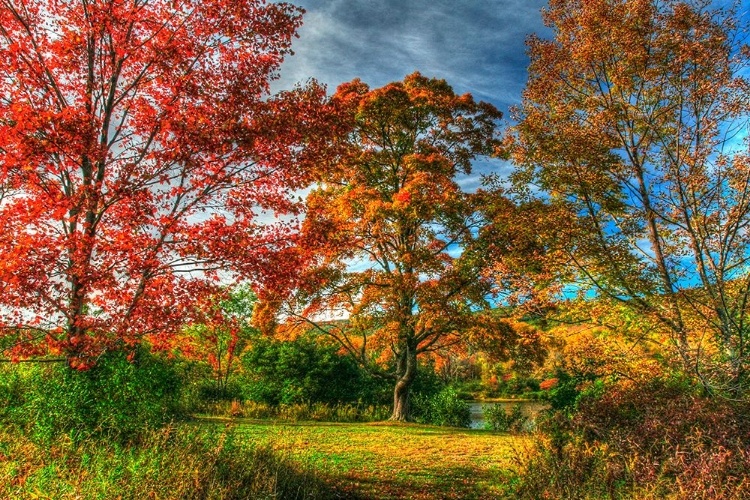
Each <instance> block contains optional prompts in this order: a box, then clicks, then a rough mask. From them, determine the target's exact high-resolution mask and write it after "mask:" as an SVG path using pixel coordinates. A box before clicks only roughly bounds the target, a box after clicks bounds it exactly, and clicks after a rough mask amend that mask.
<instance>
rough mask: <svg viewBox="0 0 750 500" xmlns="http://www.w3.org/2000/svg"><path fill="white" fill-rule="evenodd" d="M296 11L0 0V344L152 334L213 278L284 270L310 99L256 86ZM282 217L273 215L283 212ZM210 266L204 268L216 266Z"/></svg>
mask: <svg viewBox="0 0 750 500" xmlns="http://www.w3.org/2000/svg"><path fill="white" fill-rule="evenodd" d="M300 22H301V9H298V8H296V7H293V6H291V5H289V4H285V3H266V2H264V1H262V0H239V1H232V2H225V1H217V0H179V1H176V2H172V1H170V2H167V1H163V0H134V1H122V0H93V1H77V0H74V1H70V2H58V1H56V0H3V1H2V2H1V3H0V51H1V52H2V58H0V255H2V261H1V262H0V349H2V355H3V358H5V359H19V358H24V357H29V356H34V355H46V354H53V355H54V354H55V353H59V354H62V355H63V356H64V358H65V359H67V361H68V363H69V365H70V366H71V367H78V368H84V367H86V366H88V365H89V364H90V363H91V362H92V360H93V359H94V358H95V357H96V356H98V355H99V354H101V353H102V352H103V351H104V350H106V349H113V348H120V347H123V346H127V345H132V344H137V343H139V342H141V340H142V339H143V338H144V336H150V339H151V342H152V343H156V344H160V343H164V342H165V341H166V340H167V339H168V338H169V337H170V336H171V335H172V334H173V333H175V332H178V331H179V330H180V327H181V325H182V324H183V322H184V321H185V320H186V319H189V318H188V315H189V312H190V310H191V307H192V305H193V304H194V303H195V301H196V300H198V299H199V298H200V297H203V296H205V295H206V294H210V293H214V292H215V291H216V283H215V281H216V280H218V279H219V278H222V279H232V278H233V277H234V276H247V277H249V278H250V279H252V280H254V281H255V282H256V283H257V282H258V281H259V280H260V279H261V278H262V277H263V276H266V274H265V273H264V271H265V270H267V271H269V272H270V274H273V276H266V277H267V278H268V279H269V281H270V280H273V281H278V282H284V280H285V279H288V274H289V272H292V271H293V270H294V269H295V266H294V265H282V264H281V263H282V262H284V261H285V259H286V258H287V257H288V256H289V255H290V254H289V253H288V252H286V250H285V248H286V247H287V246H289V244H290V243H291V241H290V235H291V233H292V230H293V227H292V224H291V223H281V222H277V223H275V224H272V225H266V224H264V223H263V220H264V219H263V217H261V216H266V220H268V219H271V218H272V216H273V215H274V214H283V213H290V212H294V210H295V206H294V204H292V203H291V202H290V201H289V200H288V199H287V196H286V193H287V191H288V190H290V189H295V188H299V187H301V186H303V185H304V183H305V182H306V171H307V169H306V165H307V164H308V163H309V162H310V161H312V159H313V157H315V155H316V154H317V153H318V151H319V150H318V149H317V148H316V147H315V142H314V141H313V140H312V139H313V135H314V133H317V131H323V130H325V129H326V127H322V126H318V123H317V120H318V118H319V117H321V116H323V115H324V113H322V112H321V110H320V106H319V104H320V102H322V99H323V98H324V93H323V92H322V90H321V89H320V88H317V87H315V86H312V85H311V86H308V87H305V88H298V89H296V90H294V91H291V92H286V93H282V94H280V95H275V96H269V82H270V81H271V80H272V79H273V78H275V77H276V74H277V69H278V67H279V64H280V63H281V61H282V59H283V57H284V55H285V54H287V53H288V52H289V50H290V43H291V40H292V38H293V37H294V36H295V32H296V30H297V28H298V27H299V25H300ZM284 220H286V219H284ZM222 270H223V271H224V272H225V274H223V275H221V276H220V275H219V273H220V272H221V271H222Z"/></svg>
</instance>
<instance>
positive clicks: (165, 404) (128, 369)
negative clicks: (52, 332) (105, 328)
mask: <svg viewBox="0 0 750 500" xmlns="http://www.w3.org/2000/svg"><path fill="white" fill-rule="evenodd" d="M180 388H181V381H180V378H179V376H178V374H177V372H176V371H175V370H174V369H173V367H172V366H171V365H170V364H169V363H168V362H167V361H166V360H164V359H161V358H160V357H158V356H155V355H153V354H149V353H148V352H145V351H142V352H138V353H137V355H136V356H135V359H134V361H133V362H130V361H128V360H127V359H126V357H125V354H124V353H110V354H108V355H106V356H103V357H102V358H100V359H99V361H98V363H97V365H96V366H94V367H93V368H91V369H89V370H87V371H76V370H72V369H70V368H68V367H67V366H64V365H46V366H42V365H24V366H17V365H16V366H8V367H4V370H3V371H2V374H1V375H0V398H1V399H0V406H2V407H3V408H4V410H2V413H0V418H2V420H3V421H5V422H8V423H14V424H17V425H18V426H20V427H22V428H24V429H25V430H26V431H27V432H29V433H30V434H31V435H33V436H35V437H36V438H38V439H42V440H49V439H51V438H53V437H55V436H57V435H59V434H64V433H65V434H70V435H71V437H73V438H74V439H79V438H86V437H88V436H91V435H101V436H106V437H108V438H111V439H115V440H120V441H125V440H130V439H134V438H137V437H138V435H139V434H140V433H141V432H142V431H143V430H145V429H147V428H158V427H160V426H162V425H164V424H165V423H167V422H169V421H171V420H173V419H175V418H177V417H179V416H181V415H182V414H183V406H182V404H181V401H180Z"/></svg>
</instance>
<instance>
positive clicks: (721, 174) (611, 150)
mask: <svg viewBox="0 0 750 500" xmlns="http://www.w3.org/2000/svg"><path fill="white" fill-rule="evenodd" d="M737 19H738V17H737V16H736V12H735V11H734V10H723V9H720V8H718V7H715V6H714V5H712V2H709V1H703V0H696V1H672V0H591V1H583V0H551V1H550V4H549V7H548V8H547V9H546V10H545V11H544V20H545V23H546V25H547V26H548V27H550V28H551V29H552V30H553V32H554V39H552V40H542V39H540V38H537V37H532V38H531V39H530V40H529V42H528V46H529V54H530V57H531V66H530V68H529V81H528V84H527V87H526V90H525V92H524V94H523V103H522V105H521V106H520V109H519V110H518V117H517V118H518V121H519V123H518V125H517V127H516V128H515V132H516V135H515V150H514V159H515V161H516V163H517V164H518V172H517V173H516V176H515V180H516V182H517V184H518V185H519V186H524V187H523V188H522V190H523V191H525V193H526V195H527V196H528V197H530V198H537V201H539V202H542V203H544V204H546V205H547V210H551V211H552V212H550V213H555V214H557V216H559V217H560V220H561V222H560V224H558V226H557V228H555V230H554V231H547V232H546V235H547V239H546V241H545V245H548V248H551V249H555V250H556V251H559V252H562V253H565V254H566V255H567V263H568V264H570V265H571V267H572V268H573V269H574V270H575V272H576V274H577V277H578V280H579V281H577V283H576V286H577V287H578V291H579V292H580V293H581V294H582V296H583V297H585V298H587V299H591V298H592V297H596V300H599V301H612V302H614V303H618V304H620V306H619V307H626V308H628V309H630V310H631V311H634V312H636V313H637V314H639V315H641V316H642V317H644V318H648V319H649V320H650V321H651V322H652V323H651V327H650V328H649V329H647V330H646V331H650V334H649V335H648V336H647V337H648V338H649V339H650V340H652V341H655V342H660V343H663V344H664V345H666V346H670V348H671V349H672V350H673V351H674V352H676V353H677V355H678V357H679V359H680V360H681V362H682V366H683V369H684V371H685V372H686V373H688V374H690V375H691V376H693V377H696V378H697V379H699V380H700V381H701V382H702V384H703V386H704V387H705V388H706V389H707V390H708V391H710V392H714V393H716V392H720V393H724V394H732V395H734V396H738V395H741V394H743V392H744V391H745V390H746V389H747V385H748V376H747V369H748V362H750V357H749V356H748V355H749V354H750V352H749V351H748V341H750V324H749V323H748V320H749V319H750V317H748V312H749V311H748V306H749V305H750V300H749V299H750V275H749V274H748V272H747V270H748V263H749V261H748V259H750V245H749V243H750V232H749V231H748V225H749V224H750V217H749V215H750V162H749V161H748V155H747V145H746V143H743V140H742V135H741V134H742V131H743V130H746V126H747V117H748V110H749V109H750V108H749V107H748V96H750V94H748V89H749V87H748V82H747V80H746V79H745V78H744V77H743V76H742V75H743V70H744V69H746V63H747V56H748V50H747V48H746V47H743V46H741V43H740V42H741V41H742V30H740V29H739V27H738V26H737V25H736V20H737ZM526 186H533V187H534V188H535V189H528V188H527V187H526ZM563 260H564V259H561V262H562V261H563ZM586 292H593V295H592V294H591V293H589V294H588V295H587V294H586Z"/></svg>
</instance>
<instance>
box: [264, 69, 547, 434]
mask: <svg viewBox="0 0 750 500" xmlns="http://www.w3.org/2000/svg"><path fill="white" fill-rule="evenodd" d="M333 101H334V102H335V103H336V105H337V106H338V107H339V111H340V113H341V115H340V116H341V123H342V124H343V125H342V126H343V127H346V126H348V127H349V129H348V131H347V133H346V134H342V135H340V140H341V144H340V146H341V150H340V155H339V158H338V161H336V162H332V163H329V164H327V165H324V166H321V168H320V170H319V172H318V181H319V185H318V187H317V188H316V189H314V190H313V191H312V192H311V193H310V194H309V196H308V197H307V212H306V219H305V221H304V225H303V235H302V237H301V241H302V243H301V245H300V251H301V253H302V254H303V255H305V256H306V258H307V259H308V267H307V269H306V270H305V273H304V276H303V278H302V279H301V280H300V281H299V282H298V286H297V287H296V288H295V290H294V291H293V292H290V293H289V294H288V295H287V296H286V297H283V299H284V301H283V305H284V308H283V314H282V315H281V317H283V319H284V321H283V326H284V327H286V328H290V327H294V328H297V327H303V328H314V329H317V330H318V331H319V332H322V333H324V334H326V335H329V336H331V337H333V338H334V339H336V341H338V342H339V344H340V345H341V347H342V349H343V350H345V351H346V352H348V353H349V354H350V355H351V356H353V357H354V358H355V359H356V360H357V361H358V362H359V363H360V365H361V366H362V367H364V368H366V369H368V370H370V371H371V372H372V373H373V374H376V375H379V376H382V377H387V378H390V379H391V380H393V382H394V384H395V387H394V397H393V401H394V407H393V415H392V417H391V418H392V419H393V420H406V419H408V417H409V408H408V400H409V390H410V388H411V386H412V383H413V382H414V380H415V377H416V375H417V370H418V362H417V360H418V358H419V357H420V356H421V355H427V354H428V353H431V352H436V351H438V350H443V349H449V348H452V347H455V346H459V345H462V344H463V345H465V344H466V343H471V342H473V343H475V344H476V345H479V346H484V347H485V348H492V350H493V351H494V352H496V353H498V354H500V355H503V354H505V355H507V354H508V353H509V351H510V349H511V347H512V345H513V343H514V342H513V341H514V340H516V338H517V335H518V334H517V333H516V331H515V330H514V329H513V328H512V327H511V325H510V324H509V323H506V322H504V321H502V320H500V319H499V317H498V316H497V315H496V314H493V312H492V311H490V303H489V302H488V297H489V296H490V294H491V293H492V291H493V283H492V281H491V280H489V279H488V278H487V277H486V276H485V275H483V273H482V270H483V268H484V263H485V262H486V261H487V259H486V258H485V257H484V253H483V252H481V251H480V247H481V246H480V245H478V244H477V239H478V235H479V230H480V228H481V227H482V225H483V217H482V216H480V213H479V210H478V207H479V201H480V199H481V195H479V194H469V193H466V192H463V191H462V190H461V189H460V187H459V185H458V184H457V182H456V176H457V175H458V174H459V173H469V172H470V170H471V163H472V160H474V159H475V158H477V157H479V156H483V155H491V154H493V153H494V151H495V148H496V147H497V145H498V139H497V136H496V132H495V128H496V122H497V120H498V119H499V118H500V113H499V112H498V111H497V110H496V109H495V108H494V107H493V106H491V105H490V104H487V103H483V102H479V103H477V102H475V101H474V99H473V98H472V97H471V96H470V95H468V94H467V95H456V94H455V93H454V92H453V90H452V88H451V87H450V86H449V85H448V84H446V82H445V81H444V80H437V79H429V78H426V77H424V76H422V75H420V74H419V73H414V74H412V75H409V76H407V77H406V78H405V79H404V80H403V81H402V82H395V83H391V84H388V85H386V86H384V87H382V88H378V89H373V90H371V89H370V88H368V86H367V85H365V84H364V83H362V82H360V81H358V80H354V81H352V82H350V83H347V84H344V85H341V86H340V87H339V88H338V90H337V92H336V94H335V95H334V97H333ZM342 130H346V129H342ZM281 305H282V303H281V302H277V303H276V306H277V307H278V306H281ZM272 310H274V309H272ZM523 331H524V332H525V333H526V334H529V335H532V336H533V334H532V332H530V331H528V330H523Z"/></svg>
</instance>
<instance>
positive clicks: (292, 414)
mask: <svg viewBox="0 0 750 500" xmlns="http://www.w3.org/2000/svg"><path fill="white" fill-rule="evenodd" d="M205 412H206V413H207V414H209V415H213V416H224V417H230V416H231V417H243V418H252V419H259V420H266V419H273V420H283V421H287V422H301V421H318V422H377V421H380V420H385V419H387V418H388V417H389V416H390V414H391V410H390V407H389V406H386V405H367V404H352V403H339V404H329V403H304V404H303V403H299V404H282V405H278V406H272V405H268V404H266V403H257V402H254V401H245V402H240V401H219V402H216V403H213V404H211V405H210V406H207V407H206V408H205Z"/></svg>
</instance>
